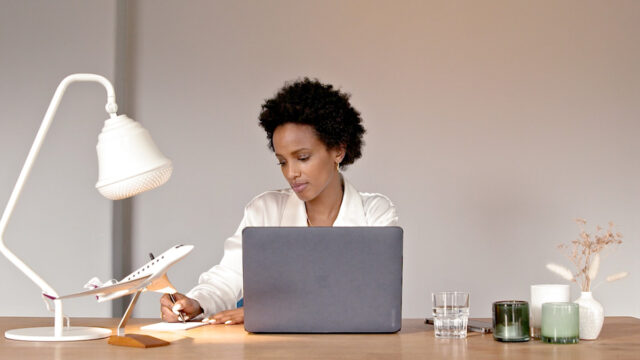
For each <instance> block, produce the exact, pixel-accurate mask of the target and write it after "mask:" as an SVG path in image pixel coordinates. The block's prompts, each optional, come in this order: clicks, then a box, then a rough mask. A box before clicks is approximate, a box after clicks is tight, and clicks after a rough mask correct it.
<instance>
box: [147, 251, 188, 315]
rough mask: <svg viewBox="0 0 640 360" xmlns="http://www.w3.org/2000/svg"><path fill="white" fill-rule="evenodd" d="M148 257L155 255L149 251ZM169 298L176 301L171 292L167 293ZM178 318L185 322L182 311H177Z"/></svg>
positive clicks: (153, 257) (173, 301)
mask: <svg viewBox="0 0 640 360" xmlns="http://www.w3.org/2000/svg"><path fill="white" fill-rule="evenodd" d="M149 257H150V258H151V260H153V259H155V256H153V253H149ZM169 298H170V299H171V302H172V303H174V304H175V303H176V298H175V297H174V296H173V294H169ZM178 320H180V321H182V323H183V324H185V323H186V321H185V320H184V315H183V314H182V311H178Z"/></svg>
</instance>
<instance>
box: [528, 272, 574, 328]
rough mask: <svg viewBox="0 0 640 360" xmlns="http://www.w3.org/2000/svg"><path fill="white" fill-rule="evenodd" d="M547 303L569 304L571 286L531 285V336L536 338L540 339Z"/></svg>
mask: <svg viewBox="0 0 640 360" xmlns="http://www.w3.org/2000/svg"><path fill="white" fill-rule="evenodd" d="M546 302H569V285H560V284H545V285H531V303H530V304H529V305H530V306H529V309H530V313H529V318H530V323H531V335H532V336H533V337H535V338H539V337H540V325H541V324H542V304H544V303H546Z"/></svg>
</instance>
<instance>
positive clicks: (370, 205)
mask: <svg viewBox="0 0 640 360" xmlns="http://www.w3.org/2000/svg"><path fill="white" fill-rule="evenodd" d="M363 205H364V212H365V214H366V217H367V223H368V225H369V226H398V213H397V212H396V207H395V205H393V203H392V202H391V200H390V199H389V198H388V197H386V196H384V195H381V194H375V195H373V196H371V197H370V198H368V199H366V200H365V201H364V204H363Z"/></svg>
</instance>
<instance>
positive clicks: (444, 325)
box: [431, 291, 469, 338]
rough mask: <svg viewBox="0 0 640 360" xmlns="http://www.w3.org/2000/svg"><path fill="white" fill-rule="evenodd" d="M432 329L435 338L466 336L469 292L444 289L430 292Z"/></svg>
mask: <svg viewBox="0 0 640 360" xmlns="http://www.w3.org/2000/svg"><path fill="white" fill-rule="evenodd" d="M431 299H432V304H433V329H434V333H435V335H436V337H437V338H466V337H467V321H468V319H469V293H467V292H459V291H445V292H437V293H433V294H431Z"/></svg>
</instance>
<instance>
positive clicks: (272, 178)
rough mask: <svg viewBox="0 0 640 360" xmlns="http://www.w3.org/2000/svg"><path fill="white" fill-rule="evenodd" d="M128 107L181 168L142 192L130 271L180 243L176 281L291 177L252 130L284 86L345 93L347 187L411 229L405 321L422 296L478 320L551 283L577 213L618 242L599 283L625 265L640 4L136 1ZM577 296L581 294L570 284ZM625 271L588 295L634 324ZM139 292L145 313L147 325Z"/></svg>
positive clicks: (638, 169)
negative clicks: (248, 209)
mask: <svg viewBox="0 0 640 360" xmlns="http://www.w3.org/2000/svg"><path fill="white" fill-rule="evenodd" d="M135 4H136V5H137V6H136V9H135V11H134V15H133V18H134V19H135V27H136V30H135V32H134V34H133V36H135V42H136V44H137V45H136V46H135V47H134V49H135V50H134V53H133V54H132V59H133V61H134V64H132V66H133V69H134V70H133V74H135V75H134V77H135V80H134V81H135V91H134V95H133V99H132V101H133V102H134V103H135V104H136V116H137V117H138V118H141V119H144V121H146V122H147V123H146V124H147V126H148V128H149V130H150V131H151V132H152V133H153V135H154V137H155V139H156V140H157V141H158V143H159V145H160V146H161V147H162V149H164V151H166V153H167V154H168V156H170V157H171V158H173V160H174V162H175V173H174V176H173V178H172V179H171V180H170V182H169V183H168V184H167V185H166V186H165V187H163V188H162V189H158V191H157V192H153V193H148V194H143V195H142V196H140V197H139V198H137V199H136V206H135V210H134V223H135V230H134V238H135V244H134V256H133V258H134V261H140V262H141V261H143V260H144V257H145V256H146V253H147V252H148V251H150V250H152V249H153V250H155V251H161V250H162V249H165V248H167V247H169V246H171V245H173V244H175V243H191V244H195V245H196V249H197V251H196V252H195V253H194V254H192V255H190V256H189V258H188V260H185V261H183V262H182V263H180V264H178V265H176V266H175V269H173V270H172V271H171V274H170V277H171V278H172V279H173V280H174V281H175V283H176V285H178V287H179V288H180V289H181V290H183V291H186V290H188V289H189V288H190V287H191V286H193V285H194V284H195V282H196V281H197V275H198V274H199V272H201V271H203V270H205V269H207V268H208V267H210V266H212V265H214V264H215V263H217V262H218V261H219V260H220V258H221V256H222V246H223V241H224V240H225V238H226V237H227V236H229V235H230V234H232V233H233V231H234V230H235V228H236V226H237V224H238V223H239V222H240V219H241V216H242V209H243V206H244V205H245V204H246V203H247V202H248V201H249V200H250V199H251V198H252V197H253V196H255V195H257V194H259V193H260V192H262V191H265V190H268V189H274V188H282V187H285V186H286V183H285V181H284V179H283V178H282V175H281V174H280V172H279V169H278V168H277V167H276V166H275V157H274V156H273V155H272V154H271V153H269V151H268V150H267V148H266V142H265V139H264V138H265V136H264V133H263V132H262V130H261V129H260V128H258V126H257V120H256V119H257V115H258V112H259V107H260V104H261V103H262V101H263V100H264V99H265V98H267V97H269V96H271V95H273V94H274V92H275V91H276V90H277V89H278V88H279V87H280V86H281V85H282V84H283V82H284V81H285V80H291V79H295V78H297V77H299V76H305V75H306V76H312V77H318V78H320V79H321V80H323V81H326V82H330V83H333V84H335V85H337V86H339V87H341V88H342V89H344V90H345V91H348V92H350V93H352V94H353V97H352V100H353V103H354V105H355V106H356V108H357V109H359V110H360V111H361V112H362V116H363V118H364V121H365V124H366V127H367V129H368V134H367V136H366V141H367V145H366V147H365V149H364V157H363V159H362V160H361V161H359V162H358V163H356V164H355V165H354V166H353V168H352V169H349V170H348V171H347V172H346V176H348V178H349V179H350V180H351V181H352V182H353V183H354V184H355V186H356V187H357V188H358V189H360V190H361V191H375V192H381V193H384V194H386V195H388V196H389V197H390V198H391V199H392V200H393V201H394V202H395V203H396V205H397V206H398V209H399V214H400V219H401V222H402V225H403V226H404V228H405V231H406V232H405V234H406V236H405V258H404V259H405V272H404V274H405V281H404V309H403V310H404V313H403V315H404V316H405V317H422V316H424V315H426V314H428V313H429V312H430V303H431V300H430V293H431V292H432V291H438V290H447V289H458V290H468V291H470V292H471V294H472V295H471V296H472V315H474V316H488V315H489V314H490V304H491V302H492V301H494V300H498V299H505V298H523V299H527V298H528V297H529V294H528V291H529V290H528V289H529V285H531V284H534V283H546V282H557V281H559V280H558V279H557V278H556V277H555V276H554V275H552V274H550V273H549V272H548V271H547V270H546V269H545V267H544V265H545V264H546V263H547V262H549V261H554V262H558V263H562V264H565V265H569V264H568V262H567V261H566V259H564V257H563V255H562V254H561V253H560V252H559V251H558V250H557V249H556V244H558V243H560V242H564V241H569V240H572V239H573V238H574V237H575V236H576V235H577V233H578V228H577V226H576V225H575V224H574V223H573V220H572V219H573V218H575V217H578V216H581V217H585V218H587V219H588V220H589V221H592V222H594V223H595V222H598V223H601V224H603V225H604V224H605V223H606V222H608V221H609V220H614V221H615V222H617V223H619V224H620V227H619V230H620V231H621V232H623V233H624V235H626V238H625V240H626V242H625V243H624V244H623V245H622V247H621V248H620V249H619V251H617V252H615V253H611V254H610V255H609V256H607V257H605V259H604V260H603V266H602V272H603V273H605V274H609V273H612V272H617V271H622V270H627V271H630V272H632V273H634V274H637V273H638V270H640V268H638V265H637V262H636V261H634V259H635V256H636V254H637V253H638V250H639V248H638V238H639V236H640V227H639V226H640V225H639V224H640V221H639V220H640V208H639V207H638V199H640V190H639V187H638V185H637V184H638V182H639V181H640V161H639V160H638V156H637V154H638V153H639V152H640V144H639V143H638V142H637V135H638V134H640V123H639V122H638V118H639V117H640V105H638V104H639V102H638V95H639V94H640V72H639V71H638V64H639V63H640V45H639V42H638V41H637V34H638V33H640V3H638V2H634V1H616V2H613V3H611V2H607V3H605V2H593V1H591V2H589V1H588V2H585V1H562V2H556V1H543V2H524V1H482V2H474V1H468V2H448V1H442V2H434V1H429V2H427V1H415V2H409V1H403V2H392V1H330V2H327V1H302V2H300V1H269V2H264V1H252V2H247V1H235V2H226V1H217V2H210V1H199V2H198V1H191V2H187V3H185V2H181V3H180V4H177V3H175V2H171V1H165V2H158V1H138V2H136V3H135ZM573 290H574V296H575V297H577V296H578V290H577V287H575V286H574V288H573ZM639 295H640V288H639V287H638V282H637V278H636V277H634V276H632V277H630V278H628V279H626V280H625V281H621V282H618V283H612V284H606V285H603V286H602V287H601V288H599V289H597V290H596V292H595V297H596V298H597V299H599V300H601V301H602V303H603V304H604V306H605V309H606V313H607V314H608V315H635V316H640V307H639V304H638V302H637V301H635V300H634V299H637V298H638V296H639ZM156 298H157V297H154V296H145V297H144V298H142V300H141V301H142V303H141V306H139V307H138V312H137V314H138V315H144V316H157V312H158V305H157V300H156Z"/></svg>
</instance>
